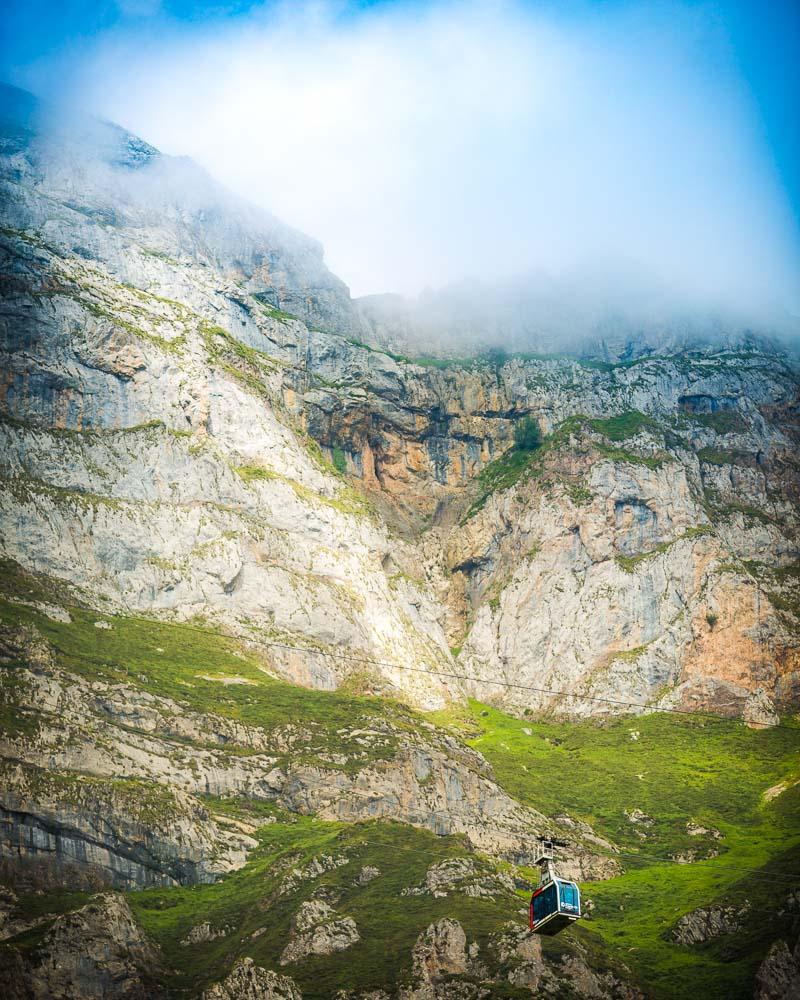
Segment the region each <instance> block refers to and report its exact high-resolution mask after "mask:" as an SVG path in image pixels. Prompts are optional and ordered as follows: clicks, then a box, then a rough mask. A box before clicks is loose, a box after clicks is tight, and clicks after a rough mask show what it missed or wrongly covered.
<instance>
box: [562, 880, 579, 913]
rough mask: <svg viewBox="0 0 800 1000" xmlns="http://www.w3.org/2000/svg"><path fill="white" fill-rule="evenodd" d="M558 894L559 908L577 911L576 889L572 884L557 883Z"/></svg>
mask: <svg viewBox="0 0 800 1000" xmlns="http://www.w3.org/2000/svg"><path fill="white" fill-rule="evenodd" d="M558 893H559V896H560V897H561V906H562V908H564V909H567V910H577V909H578V888H577V886H576V885H574V884H573V883H572V882H559V883H558Z"/></svg>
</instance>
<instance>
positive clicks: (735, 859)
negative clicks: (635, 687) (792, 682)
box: [439, 703, 800, 998]
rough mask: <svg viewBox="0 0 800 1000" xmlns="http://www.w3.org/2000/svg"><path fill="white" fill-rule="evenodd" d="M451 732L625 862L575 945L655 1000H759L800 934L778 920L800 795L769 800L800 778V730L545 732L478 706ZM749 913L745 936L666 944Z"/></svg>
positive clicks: (681, 720)
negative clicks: (724, 908)
mask: <svg viewBox="0 0 800 1000" xmlns="http://www.w3.org/2000/svg"><path fill="white" fill-rule="evenodd" d="M439 721H441V722H443V723H449V724H450V725H454V726H455V727H456V728H457V729H458V730H459V731H460V732H461V734H462V735H463V736H465V737H467V739H468V741H469V743H470V744H471V745H472V746H474V747H475V748H476V749H477V750H480V751H481V753H483V754H484V755H485V756H486V757H487V758H488V759H489V761H490V762H491V763H492V764H493V766H494V768H495V772H496V774H497V777H498V778H499V779H500V782H501V784H503V785H504V787H506V788H507V789H508V791H509V792H511V793H512V794H513V795H515V796H517V797H518V798H519V799H520V800H522V801H523V802H529V803H531V804H535V805H536V807H537V808H539V809H541V810H542V811H543V812H545V813H548V814H554V813H558V812H560V811H562V810H563V811H564V812H566V813H568V814H569V815H571V816H572V817H574V818H577V819H582V820H585V821H586V822H589V823H591V824H592V826H593V827H594V828H595V830H596V831H597V832H598V833H600V834H604V835H606V836H608V837H610V838H611V839H613V840H614V841H615V842H616V843H617V844H619V845H620V847H621V848H622V849H623V851H625V852H626V854H625V855H624V856H623V857H621V858H620V860H621V862H622V865H623V868H624V869H626V872H625V874H624V875H622V876H620V877H618V878H615V879H612V880H610V881H608V882H603V883H596V884H593V885H591V886H586V887H585V891H586V894H587V896H588V897H589V898H591V900H592V901H593V903H594V904H595V910H594V911H593V913H592V918H591V920H587V921H586V922H585V923H584V925H583V926H582V927H581V928H580V929H579V930H576V933H577V934H578V935H579V936H580V937H581V938H583V939H584V940H585V941H586V943H587V944H588V945H589V947H590V948H591V949H592V950H595V949H600V950H602V951H604V952H606V953H608V954H610V955H612V956H616V957H617V958H618V959H620V960H622V961H625V962H626V963H627V964H628V965H629V966H630V967H631V969H632V970H633V972H634V975H635V976H636V978H637V979H638V980H639V981H640V982H641V983H642V984H643V985H644V986H645V987H646V988H647V989H648V991H649V992H652V994H653V995H654V996H657V997H665V998H666V997H688V996H691V995H693V994H694V992H695V991H696V990H701V991H702V992H703V993H704V994H705V995H706V996H707V997H737V996H741V997H745V996H750V995H751V993H752V981H753V975H754V973H755V968H756V966H757V964H758V962H759V961H760V960H761V958H762V957H763V955H764V953H765V951H766V950H767V948H768V945H769V943H770V942H771V941H772V940H774V939H775V938H776V937H778V936H780V935H781V934H783V935H784V936H786V935H792V934H796V933H797V930H798V929H800V928H797V927H793V926H792V924H793V920H792V917H791V916H790V915H786V916H784V917H783V918H781V917H777V916H776V912H777V911H778V910H780V909H781V908H784V909H785V901H786V898H787V896H788V895H789V892H790V891H791V888H792V880H793V884H794V886H795V888H796V887H798V886H800V787H795V788H792V789H790V790H789V791H787V792H785V793H784V794H783V795H781V796H779V797H777V798H776V799H774V800H773V802H772V803H769V804H767V803H765V802H764V799H763V793H764V792H765V791H766V790H767V789H768V788H770V787H772V786H773V785H776V784H778V783H779V782H781V781H787V783H791V781H792V780H795V781H796V780H798V778H800V729H798V728H791V729H769V730H764V731H760V732H756V731H753V730H749V729H747V728H746V727H744V726H742V725H740V724H737V723H727V722H722V721H717V720H712V719H698V718H686V717H681V716H674V715H669V716H667V715H651V716H645V717H641V718H638V719H630V718H629V719H621V720H615V721H612V722H609V723H607V724H605V725H597V724H595V723H588V722H587V723H578V724H566V723H563V724H562V723H552V722H532V721H520V720H518V719H513V718H510V717H509V716H506V715H504V714H503V713H501V712H498V711H496V710H494V709H492V708H489V707H488V706H482V705H479V704H477V703H473V704H471V706H470V709H469V711H466V712H464V713H456V714H455V715H451V716H450V717H449V718H448V717H446V716H445V717H440V719H439ZM526 729H527V730H529V731H530V734H531V735H528V733H526V732H525V730H526ZM632 731H633V732H638V738H637V739H635V740H634V739H633V738H632V736H631V732H632ZM637 808H638V809H641V810H642V811H643V812H645V813H647V814H648V815H649V816H651V817H652V818H653V819H654V821H655V822H654V823H653V825H652V826H651V827H647V828H643V827H641V826H637V825H635V824H632V823H631V822H630V821H629V820H628V818H627V817H626V815H625V810H626V809H627V810H628V811H632V810H633V809H637ZM690 819H691V820H694V821H695V822H699V823H701V824H702V825H704V826H706V827H715V828H717V829H719V830H720V831H721V832H722V834H723V838H722V840H720V841H719V842H717V841H715V840H714V839H713V838H711V837H699V838H698V837H690V836H689V835H688V834H687V832H686V823H687V821H688V820H690ZM637 829H639V830H642V831H643V832H645V833H646V835H647V836H646V840H644V841H643V840H642V839H640V837H639V836H637V833H636V830H637ZM715 848H716V849H717V850H719V852H720V854H719V857H717V858H714V859H711V860H706V861H699V862H695V863H694V864H690V865H678V864H675V863H673V862H671V861H664V862H660V863H659V862H656V863H652V862H648V860H647V856H649V857H651V858H666V857H668V856H669V855H670V854H672V853H680V852H684V851H686V850H691V849H694V850H695V851H697V852H698V856H699V857H701V858H702V857H707V856H708V853H709V851H710V850H712V849H715ZM630 855H634V856H630ZM747 869H764V870H765V872H766V874H765V876H764V879H774V880H775V881H765V880H764V879H762V878H761V877H759V876H757V875H754V874H752V873H751V872H750V871H748V870H747ZM744 899H749V900H750V902H751V904H752V905H753V908H754V909H753V918H752V920H751V921H750V923H749V926H748V928H747V931H746V932H745V933H744V934H742V935H735V936H733V938H731V937H727V938H720V939H718V940H717V941H716V942H714V943H711V944H709V945H706V946H704V947H699V948H685V947H681V946H678V945H676V944H673V943H671V942H669V941H668V940H666V939H665V937H664V935H665V933H667V932H668V931H669V929H670V928H671V927H672V926H673V925H674V923H675V921H676V920H677V919H678V917H680V916H681V915H682V914H684V913H687V912H689V911H690V910H692V909H694V908H696V907H699V906H707V905H710V904H712V903H714V902H741V901H743V900H744Z"/></svg>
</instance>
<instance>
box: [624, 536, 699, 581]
mask: <svg viewBox="0 0 800 1000" xmlns="http://www.w3.org/2000/svg"><path fill="white" fill-rule="evenodd" d="M709 534H713V529H712V528H711V527H709V526H708V525H704V524H700V525H697V526H696V527H692V528H687V529H686V531H684V533H683V534H682V535H679V536H678V537H677V538H673V539H672V541H670V542H662V543H661V544H660V545H656V547H655V548H654V549H648V551H647V552H637V553H636V555H633V556H615V557H614V559H615V562H616V563H617V565H618V566H619V567H620V569H623V570H625V572H626V573H633V572H635V571H636V567H637V566H639V565H640V564H641V563H643V562H646V561H647V560H648V559H652V558H653V557H654V556H657V555H660V554H661V553H662V552H666V551H667V550H668V549H670V548H671V547H672V546H673V545H675V544H676V543H677V542H682V541H686V540H687V539H688V540H689V541H691V540H693V539H695V538H702V537H703V535H709Z"/></svg>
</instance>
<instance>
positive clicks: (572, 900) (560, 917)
mask: <svg viewBox="0 0 800 1000" xmlns="http://www.w3.org/2000/svg"><path fill="white" fill-rule="evenodd" d="M539 839H540V841H541V848H540V850H539V856H538V857H537V858H536V864H537V865H539V867H540V868H541V870H542V875H541V880H540V882H539V886H538V888H537V889H535V890H534V892H533V895H532V896H531V905H530V918H529V919H530V929H531V930H532V931H533V933H534V934H548V935H553V934H558V932H559V931H561V930H563V929H564V928H565V927H569V925H570V924H571V923H574V922H575V921H576V920H578V919H579V918H580V915H581V894H580V891H579V889H578V886H577V885H576V884H575V883H574V882H567V881H565V880H564V879H562V878H559V877H558V875H557V874H556V871H555V866H554V864H553V855H554V853H555V848H556V847H557V846H560V847H564V846H566V842H565V841H563V840H554V839H552V838H547V837H540V838H539Z"/></svg>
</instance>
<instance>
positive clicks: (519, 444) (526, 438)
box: [514, 416, 542, 452]
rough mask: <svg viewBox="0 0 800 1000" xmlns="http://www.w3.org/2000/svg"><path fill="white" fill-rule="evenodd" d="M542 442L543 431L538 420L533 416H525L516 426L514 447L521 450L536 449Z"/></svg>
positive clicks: (529, 450)
mask: <svg viewBox="0 0 800 1000" xmlns="http://www.w3.org/2000/svg"><path fill="white" fill-rule="evenodd" d="M541 444H542V431H541V428H540V427H539V423H538V421H537V420H536V419H535V418H534V417H531V416H528V417H523V418H522V419H521V420H518V421H517V423H516V425H515V426H514V447H515V448H516V450H517V451H519V452H531V451H536V449H537V448H539V447H541Z"/></svg>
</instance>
